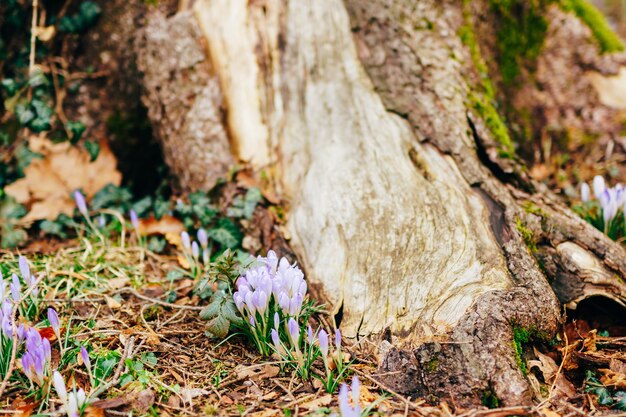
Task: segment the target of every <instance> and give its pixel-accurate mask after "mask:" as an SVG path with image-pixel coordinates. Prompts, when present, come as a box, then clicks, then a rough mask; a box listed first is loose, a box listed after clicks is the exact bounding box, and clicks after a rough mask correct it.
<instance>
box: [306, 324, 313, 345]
mask: <svg viewBox="0 0 626 417" xmlns="http://www.w3.org/2000/svg"><path fill="white" fill-rule="evenodd" d="M306 335H307V338H308V339H309V345H312V344H313V329H311V325H310V324H309V326H308V327H307V329H306Z"/></svg>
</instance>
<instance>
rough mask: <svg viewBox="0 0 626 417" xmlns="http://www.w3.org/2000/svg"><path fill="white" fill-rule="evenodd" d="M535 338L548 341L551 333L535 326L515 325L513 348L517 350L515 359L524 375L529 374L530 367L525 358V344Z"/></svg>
mask: <svg viewBox="0 0 626 417" xmlns="http://www.w3.org/2000/svg"><path fill="white" fill-rule="evenodd" d="M533 340H544V341H546V340H549V335H547V334H546V333H545V332H541V331H539V330H538V329H537V328H534V327H530V328H526V327H522V326H518V325H516V324H514V325H513V349H514V350H515V359H516V360H517V366H518V367H519V369H520V370H521V371H522V373H523V374H524V375H528V367H527V366H526V361H525V360H524V346H525V345H527V344H528V343H530V342H531V341H533Z"/></svg>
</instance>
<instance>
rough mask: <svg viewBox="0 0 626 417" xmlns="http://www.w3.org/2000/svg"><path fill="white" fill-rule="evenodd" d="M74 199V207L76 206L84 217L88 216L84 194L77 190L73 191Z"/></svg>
mask: <svg viewBox="0 0 626 417" xmlns="http://www.w3.org/2000/svg"><path fill="white" fill-rule="evenodd" d="M74 201H76V207H78V211H79V212H80V214H82V215H83V216H85V217H89V210H87V203H86V202H85V196H84V195H83V194H82V193H81V192H80V191H78V190H76V191H74Z"/></svg>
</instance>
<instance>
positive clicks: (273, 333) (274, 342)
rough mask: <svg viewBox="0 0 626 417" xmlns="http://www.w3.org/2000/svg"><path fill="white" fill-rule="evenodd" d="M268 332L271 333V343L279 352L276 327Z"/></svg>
mask: <svg viewBox="0 0 626 417" xmlns="http://www.w3.org/2000/svg"><path fill="white" fill-rule="evenodd" d="M270 333H271V335H272V343H273V344H274V347H275V348H276V351H277V352H280V338H279V337H278V331H277V330H276V329H272V331H271V332H270Z"/></svg>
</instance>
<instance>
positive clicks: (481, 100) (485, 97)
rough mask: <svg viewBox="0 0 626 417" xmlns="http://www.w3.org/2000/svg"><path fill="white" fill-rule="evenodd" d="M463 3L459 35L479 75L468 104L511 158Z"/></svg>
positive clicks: (511, 149) (509, 143) (512, 152)
mask: <svg viewBox="0 0 626 417" xmlns="http://www.w3.org/2000/svg"><path fill="white" fill-rule="evenodd" d="M464 5H465V10H464V13H463V15H464V18H465V25H463V26H462V27H461V29H460V30H459V37H460V38H461V41H462V42H463V44H465V45H466V46H467V48H468V49H469V51H470V55H471V57H472V62H473V64H474V66H475V68H476V70H477V71H478V75H479V76H480V84H479V85H478V86H475V88H474V91H471V92H470V94H469V96H468V97H469V106H470V107H471V108H472V109H474V110H475V111H476V113H478V115H479V116H480V117H481V119H482V120H483V121H484V123H485V125H486V126H487V128H488V129H489V131H490V132H491V134H492V135H493V137H494V139H495V141H496V142H497V143H498V145H499V151H500V152H499V153H500V156H502V157H508V158H512V157H513V156H514V155H515V149H514V147H513V142H512V141H511V136H510V135H509V130H508V128H507V127H506V124H505V123H504V120H503V119H502V118H501V117H500V115H499V113H498V111H497V110H496V103H497V102H496V93H495V88H494V86H493V83H492V82H491V79H490V78H489V69H488V67H487V64H486V63H485V60H484V59H483V57H482V54H481V53H480V46H479V45H478V42H477V40H476V36H475V35H474V26H473V23H472V18H471V14H470V12H469V10H468V6H469V2H468V1H467V0H465V1H464Z"/></svg>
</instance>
